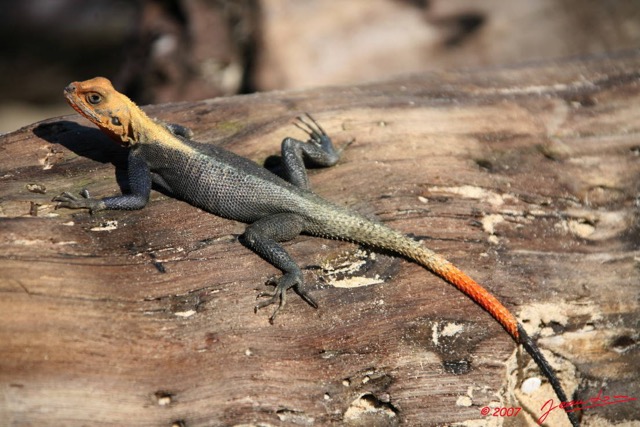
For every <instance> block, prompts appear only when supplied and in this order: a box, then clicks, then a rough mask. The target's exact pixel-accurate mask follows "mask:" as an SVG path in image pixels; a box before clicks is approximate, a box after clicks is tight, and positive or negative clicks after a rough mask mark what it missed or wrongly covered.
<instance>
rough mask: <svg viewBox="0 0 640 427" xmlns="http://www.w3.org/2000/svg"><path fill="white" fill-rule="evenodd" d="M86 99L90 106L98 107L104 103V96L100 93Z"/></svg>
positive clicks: (92, 94) (93, 93) (90, 95)
mask: <svg viewBox="0 0 640 427" xmlns="http://www.w3.org/2000/svg"><path fill="white" fill-rule="evenodd" d="M86 99H87V102H88V103H89V104H92V105H97V104H99V103H100V102H102V95H100V94H99V93H95V92H92V93H90V94H88V95H87V97H86Z"/></svg>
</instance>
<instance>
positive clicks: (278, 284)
mask: <svg viewBox="0 0 640 427" xmlns="http://www.w3.org/2000/svg"><path fill="white" fill-rule="evenodd" d="M304 223H305V221H304V218H303V217H301V216H300V215H297V214H293V213H281V214H276V215H269V216H266V217H263V218H260V219H259V220H257V221H256V222H254V223H252V224H250V225H249V226H248V227H247V229H246V230H245V232H244V234H243V235H242V236H241V239H240V241H241V242H242V244H243V245H245V246H246V247H248V248H249V249H251V250H252V251H253V252H255V253H256V254H258V255H260V256H261V257H262V258H263V259H264V260H265V261H267V262H268V263H269V264H271V265H273V266H274V267H276V268H278V269H280V270H281V271H282V272H283V273H284V274H283V275H282V277H280V278H278V279H272V280H270V281H269V282H268V284H272V285H275V291H274V292H273V293H265V292H262V293H260V294H258V298H261V297H269V298H268V299H266V300H264V301H261V302H259V303H258V304H256V306H255V311H256V312H257V311H258V310H259V309H261V308H264V307H267V306H269V305H272V304H277V307H276V309H275V310H274V312H273V314H272V315H271V317H270V319H269V320H270V322H272V323H273V321H274V319H275V318H276V316H277V315H278V313H279V312H280V310H282V308H283V307H284V306H285V304H286V301H287V299H286V294H287V291H288V290H289V289H293V290H294V291H295V292H296V293H297V294H298V295H300V297H302V299H303V300H305V301H306V302H307V303H308V304H309V305H311V306H312V307H314V308H315V307H317V306H318V305H317V304H316V303H315V301H314V300H313V298H311V296H309V295H308V294H307V293H306V292H305V291H304V289H303V286H304V279H303V275H302V271H301V270H300V267H298V264H296V262H295V261H294V260H293V258H291V256H290V255H289V254H288V253H287V251H285V249H284V248H283V247H282V245H281V244H280V243H279V242H284V241H287V240H291V239H293V238H294V237H296V236H298V235H299V234H300V233H301V232H302V230H303V229H304Z"/></svg>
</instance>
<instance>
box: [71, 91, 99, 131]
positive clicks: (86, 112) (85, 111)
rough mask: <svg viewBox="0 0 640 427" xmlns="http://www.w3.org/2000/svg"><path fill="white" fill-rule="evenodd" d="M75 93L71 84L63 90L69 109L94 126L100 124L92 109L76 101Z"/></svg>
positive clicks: (76, 95)
mask: <svg viewBox="0 0 640 427" xmlns="http://www.w3.org/2000/svg"><path fill="white" fill-rule="evenodd" d="M77 91H78V90H77V88H76V86H75V84H74V83H71V84H69V86H67V87H65V88H64V97H65V99H66V100H67V102H68V103H69V105H70V106H71V108H73V109H74V110H76V111H77V112H78V113H80V115H82V116H85V117H86V118H88V119H90V120H91V121H92V122H93V123H95V124H96V125H98V124H100V119H99V118H98V116H97V115H96V113H95V112H94V111H93V110H92V109H90V108H87V107H86V106H84V105H83V104H82V102H81V101H80V102H79V101H78V94H77Z"/></svg>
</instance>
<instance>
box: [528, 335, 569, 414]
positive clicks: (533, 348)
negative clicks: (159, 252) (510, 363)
mask: <svg viewBox="0 0 640 427" xmlns="http://www.w3.org/2000/svg"><path fill="white" fill-rule="evenodd" d="M518 335H519V342H520V344H521V345H522V346H523V347H524V349H525V350H526V351H527V353H529V355H530V356H531V358H532V359H533V360H534V362H536V365H538V368H540V371H542V374H543V375H544V376H545V377H547V379H548V380H549V383H550V384H551V387H552V388H553V391H555V393H556V396H558V399H560V401H561V402H564V403H566V402H568V399H567V395H566V394H565V392H564V389H563V388H562V385H561V384H560V380H559V379H558V376H557V375H556V373H555V371H554V370H553V368H552V367H551V365H550V364H549V362H548V361H547V359H546V358H545V357H544V355H543V354H542V352H541V351H540V349H539V348H538V346H537V345H536V344H535V343H534V342H533V340H532V339H531V337H529V335H528V334H527V332H526V331H525V330H524V328H523V327H522V325H521V324H520V323H518ZM567 417H569V421H570V422H571V425H572V426H573V427H579V426H580V422H579V421H578V416H577V414H576V413H575V412H567Z"/></svg>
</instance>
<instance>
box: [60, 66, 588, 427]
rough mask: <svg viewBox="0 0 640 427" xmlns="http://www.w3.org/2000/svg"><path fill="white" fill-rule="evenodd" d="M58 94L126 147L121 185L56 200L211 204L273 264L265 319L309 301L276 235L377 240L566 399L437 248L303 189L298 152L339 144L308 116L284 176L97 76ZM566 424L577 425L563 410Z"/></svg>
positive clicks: (328, 161) (321, 157)
mask: <svg viewBox="0 0 640 427" xmlns="http://www.w3.org/2000/svg"><path fill="white" fill-rule="evenodd" d="M64 96H65V98H66V100H67V101H68V103H69V104H70V106H71V107H73V109H75V110H76V111H77V112H78V113H80V114H81V115H82V116H84V117H85V118H87V119H89V121H91V122H92V123H94V124H95V125H96V126H97V127H98V128H99V129H100V130H102V131H103V132H104V133H105V134H107V135H108V136H109V137H110V138H111V139H113V140H114V141H116V142H117V143H119V144H121V145H122V146H124V147H127V148H128V149H129V153H128V166H127V173H128V179H129V187H130V190H129V192H128V193H127V194H122V195H119V196H113V197H105V198H101V199H97V198H92V197H91V195H90V194H89V192H88V191H87V190H86V189H83V190H82V191H81V192H80V194H74V193H69V192H64V193H62V194H60V195H59V196H56V197H55V198H54V199H53V201H54V202H57V205H56V208H70V209H89V211H90V213H91V214H93V213H95V212H98V211H102V210H108V209H111V210H136V209H142V208H143V207H144V206H145V205H146V204H147V203H148V201H149V198H150V193H151V188H152V185H153V184H155V185H156V186H157V187H159V188H160V189H163V190H165V191H166V192H168V193H169V194H171V195H173V196H174V197H177V198H179V199H182V200H184V201H186V202H188V203H190V204H191V205H193V206H196V207H198V208H201V209H203V210H205V211H208V212H210V213H212V214H215V215H218V216H221V217H224V218H228V219H231V220H235V221H240V222H244V223H247V224H248V226H247V227H246V229H245V231H244V233H243V234H242V235H241V236H240V241H241V243H242V244H244V245H245V246H247V247H248V248H249V249H251V250H252V251H254V252H255V253H256V254H258V255H259V256H261V257H262V258H263V259H265V260H266V261H267V262H269V263H270V264H272V265H273V266H274V267H276V268H278V269H279V270H281V271H282V273H283V274H282V276H280V277H279V278H277V279H274V280H272V283H271V284H273V285H275V290H274V292H273V293H267V292H261V293H259V294H258V297H259V298H260V297H267V298H266V299H263V300H261V301H259V302H258V303H257V304H256V306H255V311H256V312H257V311H258V310H259V309H261V308H264V307H267V306H270V305H272V304H273V305H276V308H275V309H274V311H273V314H272V315H271V317H270V322H272V323H273V321H274V319H275V318H276V315H277V314H278V313H279V312H280V310H281V309H282V308H283V307H284V306H285V304H286V296H287V291H288V290H289V289H292V290H293V291H294V292H296V293H297V294H298V295H300V297H302V299H303V300H304V301H306V302H307V303H308V304H309V305H311V306H312V307H314V308H317V307H318V304H317V303H316V302H315V300H314V299H313V298H312V297H311V295H309V293H308V292H307V291H305V289H304V283H303V274H302V271H301V269H300V267H299V266H298V264H297V263H296V262H295V261H294V260H293V259H292V258H291V256H290V255H289V254H288V253H287V252H286V250H285V249H284V248H283V246H282V245H281V242H284V241H288V240H291V239H293V238H295V237H297V236H298V235H300V234H308V235H312V236H318V237H324V238H333V239H342V240H347V241H351V242H354V243H358V244H362V245H365V246H369V247H372V248H373V249H378V250H386V251H390V252H393V253H395V254H397V255H400V256H402V257H405V258H407V259H409V260H411V261H413V262H415V263H417V264H419V265H421V266H422V267H424V268H426V269H427V270H430V271H431V272H432V273H434V274H436V275H437V276H440V277H441V278H443V279H444V280H445V281H447V282H449V283H450V284H452V285H454V286H455V287H456V288H458V289H459V290H460V291H461V292H463V293H464V294H466V295H467V296H468V297H470V298H471V299H472V300H473V301H474V302H475V303H477V304H478V305H479V306H481V307H482V308H483V309H484V310H486V311H487V312H488V313H489V314H491V315H492V316H493V317H494V318H495V319H496V320H497V321H498V323H500V325H502V327H503V328H504V329H505V330H506V332H507V333H508V334H509V335H510V336H511V337H512V338H513V340H514V341H515V342H516V343H517V344H520V345H522V346H523V348H524V349H525V350H526V351H527V353H529V355H530V356H531V357H532V359H533V360H534V361H535V362H536V364H537V365H538V367H539V368H540V370H541V372H542V373H543V374H544V375H545V376H546V378H547V379H548V381H549V382H550V384H551V386H552V388H553V390H554V391H555V393H556V395H557V397H558V398H559V399H560V401H561V402H565V403H566V402H567V401H568V400H567V397H566V394H565V392H564V390H563V388H562V386H561V384H560V381H559V380H558V377H557V375H556V373H555V371H554V370H553V368H552V367H551V365H550V364H549V362H548V361H547V360H546V358H545V357H544V355H543V354H542V352H541V351H540V349H539V348H538V346H537V345H536V343H535V342H534V341H533V339H532V338H531V337H530V336H529V335H528V334H527V333H526V332H525V329H524V328H523V326H522V324H521V323H520V322H518V320H517V318H516V317H515V315H514V314H512V313H511V311H509V310H508V309H507V308H506V307H505V306H504V305H503V304H502V303H501V302H500V301H499V300H498V299H497V298H496V297H495V296H494V295H493V294H491V293H490V292H489V291H488V290H486V289H485V288H484V287H482V286H481V285H480V284H478V283H477V282H476V281H474V280H473V279H472V278H471V277H469V276H468V275H467V274H465V273H464V272H462V271H461V270H460V269H458V268H457V267H456V266H454V265H453V264H452V263H451V262H449V261H447V260H446V259H445V258H444V257H443V256H442V255H439V254H437V253H436V252H434V251H432V250H430V249H428V248H427V247H425V246H424V245H423V244H422V243H421V242H420V241H418V240H416V239H413V238H411V237H408V236H406V235H405V234H403V233H400V232H398V231H395V230H393V229H391V228H390V227H388V226H386V225H384V224H383V223H381V222H379V221H376V220H372V219H369V218H366V217H364V216H362V215H360V214H358V213H356V212H354V211H351V210H349V209H347V208H346V207H342V206H339V205H337V204H333V203H331V202H329V201H327V200H325V199H323V198H321V197H320V196H318V195H317V194H315V193H313V192H312V191H311V190H310V184H309V179H308V176H307V171H306V167H305V161H306V162H307V163H308V164H312V165H315V166H319V167H328V166H333V165H335V164H336V163H337V162H338V160H339V153H338V151H337V150H336V148H335V147H334V145H333V142H332V140H331V138H330V137H329V136H328V135H327V133H326V132H325V131H324V129H322V127H321V126H320V125H319V124H318V123H317V122H316V121H315V120H314V119H313V118H312V117H311V116H310V115H308V114H307V115H306V117H304V118H303V117H302V116H299V117H298V118H297V119H298V121H297V122H295V124H296V125H297V126H298V127H299V128H301V129H302V130H303V131H305V132H306V133H307V134H308V136H309V139H308V140H307V141H301V140H297V139H294V138H289V137H287V138H285V139H284V140H283V141H282V145H281V152H282V161H283V167H284V175H285V176H284V177H280V176H278V175H276V174H274V173H272V172H270V171H269V170H267V169H265V168H263V167H262V166H260V165H258V164H257V163H255V162H253V161H251V160H249V159H247V158H244V157H241V156H239V155H236V154H234V153H232V152H230V151H228V150H225V149H223V148H221V147H217V146H215V145H211V144H203V143H199V142H195V141H193V140H192V139H191V138H192V136H193V133H192V132H191V131H190V130H189V129H188V128H186V127H184V126H181V125H176V124H168V123H164V122H162V121H159V120H155V119H151V118H150V117H149V116H147V115H146V113H145V112H144V111H142V109H140V108H139V107H138V106H137V105H136V104H135V103H134V102H133V101H131V100H130V99H129V98H128V97H127V96H125V95H123V94H121V93H120V92H118V91H116V89H114V87H113V85H112V84H111V82H110V81H109V80H108V79H106V78H104V77H96V78H93V79H90V80H86V81H81V82H73V83H70V84H69V85H68V86H67V87H66V88H65V89H64ZM567 415H568V417H569V420H570V422H571V424H572V425H573V426H574V427H577V426H578V425H579V422H578V419H577V417H576V416H575V414H574V413H572V412H567Z"/></svg>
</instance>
